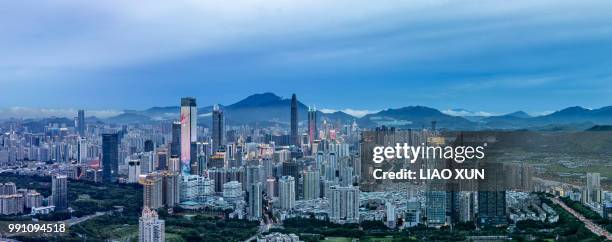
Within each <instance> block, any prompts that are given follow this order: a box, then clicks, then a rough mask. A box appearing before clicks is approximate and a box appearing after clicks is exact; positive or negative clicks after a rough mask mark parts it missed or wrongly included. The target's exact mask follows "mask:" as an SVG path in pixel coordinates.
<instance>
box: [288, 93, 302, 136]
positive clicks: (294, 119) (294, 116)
mask: <svg viewBox="0 0 612 242" xmlns="http://www.w3.org/2000/svg"><path fill="white" fill-rule="evenodd" d="M290 136H291V144H292V145H296V146H297V145H299V144H300V137H299V136H298V102H297V97H296V96H295V93H294V94H293V95H292V96H291V135H290Z"/></svg>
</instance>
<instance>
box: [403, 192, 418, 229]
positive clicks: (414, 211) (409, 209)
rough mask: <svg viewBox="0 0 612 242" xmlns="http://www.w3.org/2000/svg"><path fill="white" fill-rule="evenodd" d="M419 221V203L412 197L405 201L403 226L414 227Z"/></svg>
mask: <svg viewBox="0 0 612 242" xmlns="http://www.w3.org/2000/svg"><path fill="white" fill-rule="evenodd" d="M419 223H421V203H420V202H419V201H418V200H417V199H416V198H414V197H412V198H410V199H409V200H408V201H407V202H406V217H405V218H404V226H406V227H414V226H417V225H418V224H419Z"/></svg>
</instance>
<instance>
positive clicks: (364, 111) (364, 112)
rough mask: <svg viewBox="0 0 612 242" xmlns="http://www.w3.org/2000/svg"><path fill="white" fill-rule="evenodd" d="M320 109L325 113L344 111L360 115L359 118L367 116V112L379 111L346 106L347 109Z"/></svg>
mask: <svg viewBox="0 0 612 242" xmlns="http://www.w3.org/2000/svg"><path fill="white" fill-rule="evenodd" d="M319 111H321V112H323V113H335V112H338V111H342V112H344V113H347V114H349V115H351V116H354V117H358V118H361V117H363V116H365V115H367V114H370V113H376V112H377V111H372V110H358V109H351V108H346V109H341V110H337V109H330V108H323V109H320V110H319Z"/></svg>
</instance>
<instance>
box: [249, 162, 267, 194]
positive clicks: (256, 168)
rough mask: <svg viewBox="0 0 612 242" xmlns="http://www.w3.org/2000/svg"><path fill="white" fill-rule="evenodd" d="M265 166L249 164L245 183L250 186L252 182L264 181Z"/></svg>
mask: <svg viewBox="0 0 612 242" xmlns="http://www.w3.org/2000/svg"><path fill="white" fill-rule="evenodd" d="M263 175H264V174H263V167H262V166H261V165H250V166H247V170H246V182H245V185H246V187H247V188H248V187H249V186H251V184H255V183H257V182H262V181H263V177H264V176H263Z"/></svg>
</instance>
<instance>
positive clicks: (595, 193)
mask: <svg viewBox="0 0 612 242" xmlns="http://www.w3.org/2000/svg"><path fill="white" fill-rule="evenodd" d="M586 179H587V185H586V201H587V203H601V201H602V199H601V195H602V191H601V175H600V173H590V172H589V173H587V174H586Z"/></svg>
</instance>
